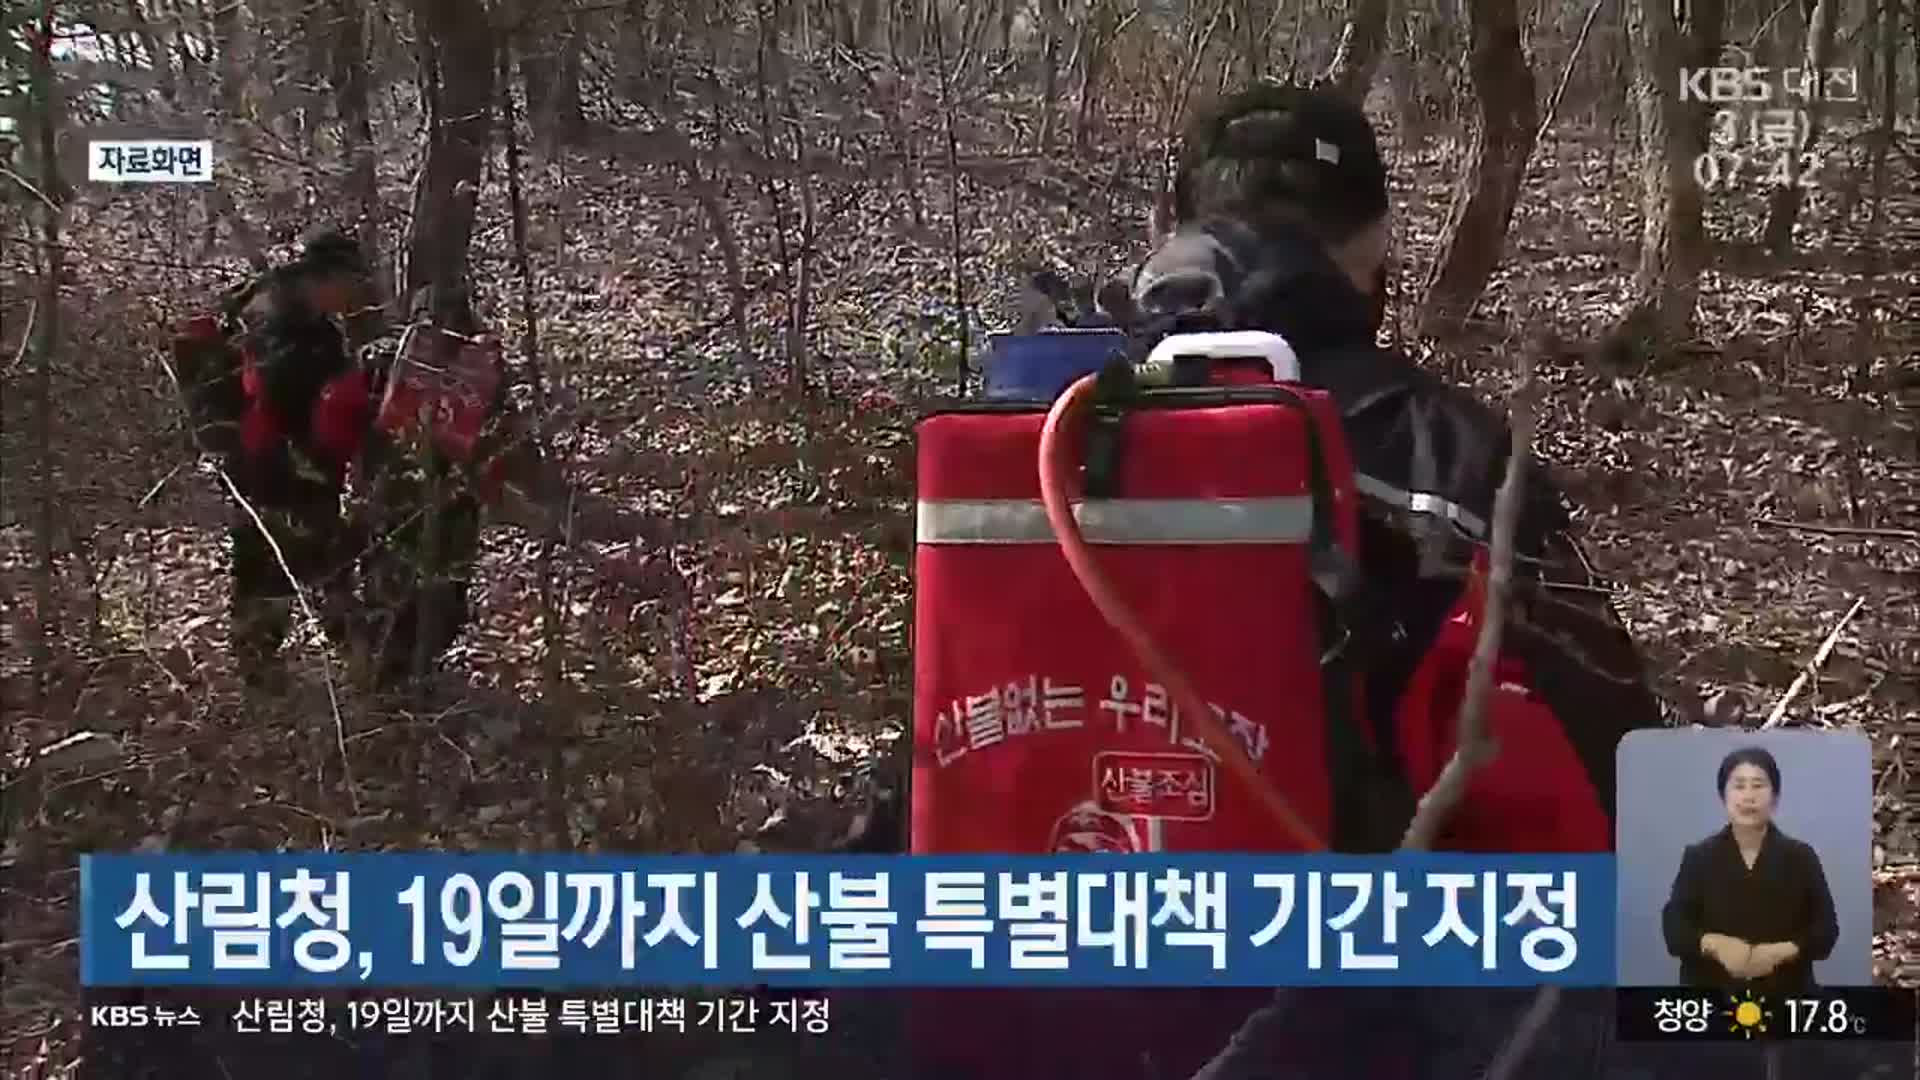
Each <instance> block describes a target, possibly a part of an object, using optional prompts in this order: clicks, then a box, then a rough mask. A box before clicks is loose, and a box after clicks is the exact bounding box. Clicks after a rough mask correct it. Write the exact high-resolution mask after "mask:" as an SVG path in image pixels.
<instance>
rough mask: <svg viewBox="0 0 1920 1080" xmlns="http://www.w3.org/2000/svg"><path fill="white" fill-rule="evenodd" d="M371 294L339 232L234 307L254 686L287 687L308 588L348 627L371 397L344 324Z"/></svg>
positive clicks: (231, 467)
mask: <svg viewBox="0 0 1920 1080" xmlns="http://www.w3.org/2000/svg"><path fill="white" fill-rule="evenodd" d="M370 298H371V290H370V288H369V282H368V274H367V266H366V263H365V260H364V258H363V257H362V255H361V252H360V248H359V245H358V244H356V243H355V242H354V241H353V240H352V239H350V238H348V237H346V236H344V235H342V234H340V233H338V232H331V231H329V232H323V233H320V234H318V235H316V236H315V237H313V238H312V239H311V240H309V241H308V242H307V244H306V245H305V247H304V249H303V250H302V252H301V254H300V256H299V258H297V259H296V260H294V261H293V262H292V263H290V264H287V265H285V266H282V267H277V268H275V269H273V270H270V271H268V272H267V273H266V274H264V275H262V276H261V277H259V278H257V279H256V280H254V281H252V282H250V283H249V284H248V285H246V286H244V287H243V288H241V289H240V290H238V291H236V292H235V293H234V294H232V295H231V296H230V297H229V298H228V299H227V301H226V302H225V304H224V305H223V314H224V315H225V317H226V318H227V319H228V320H229V323H230V327H229V328H230V330H232V331H234V332H237V333H238V335H239V340H240V343H241V351H242V353H243V354H244V355H245V356H246V361H245V363H244V365H243V367H242V370H240V371H238V372H233V373H228V374H227V375H226V376H225V377H224V378H223V379H222V380H221V381H222V382H224V383H225V384H227V390H226V392H225V393H223V394H216V395H214V396H215V397H217V398H219V399H220V400H219V401H218V403H217V405H216V406H215V408H214V409H213V411H214V412H215V413H219V414H221V415H223V416H225V417H226V418H228V419H229V421H230V422H231V423H233V424H234V425H235V426H237V427H238V429H239V432H238V437H237V438H234V439H233V440H231V444H230V445H231V449H230V452H229V453H227V454H225V455H223V456H224V457H225V458H226V460H225V462H224V464H225V466H226V468H227V471H228V475H229V476H230V477H231V478H232V480H233V482H234V486H235V487H236V488H237V489H238V491H239V494H240V495H241V497H242V500H244V502H243V504H242V505H239V506H236V507H235V509H234V520H233V524H232V526H231V527H230V529H229V539H230V542H231V550H232V587H233V591H232V635H233V648H234V652H235V659H236V661H237V663H238V665H239V668H240V671H241V675H242V677H243V679H244V680H245V681H246V683H247V685H248V687H249V689H250V690H255V691H259V690H265V689H271V688H272V687H275V686H277V685H278V684H279V683H280V682H281V677H282V675H283V672H282V669H281V668H280V667H279V666H278V665H277V664H276V663H275V656H276V655H277V653H278V651H279V648H280V646H281V644H282V642H283V641H284V640H285V638H286V635H287V632H288V630H289V629H290V627H291V622H292V618H293V615H294V609H295V606H296V604H295V599H296V588H306V589H308V590H309V591H310V597H311V598H312V599H313V600H314V601H316V607H317V608H318V609H319V613H320V614H321V616H322V620H323V622H324V623H325V624H326V629H327V631H328V633H329V634H331V635H333V636H335V637H336V638H338V637H340V636H342V635H344V634H345V633H346V618H347V612H348V610H350V606H351V604H352V575H351V572H350V564H351V560H352V558H353V554H354V553H353V552H352V551H351V550H349V549H350V547H351V543H350V541H349V540H348V538H347V532H346V528H345V519H344V517H343V511H342V505H341V495H342V491H343V488H344V486H345V481H346V472H347V467H348V463H349V462H350V461H351V460H352V459H353V458H354V456H355V455H356V454H357V453H358V449H359V444H360V440H361V437H362V435H363V433H364V428H365V424H366V422H367V420H368V417H369V412H370V403H369V402H368V400H367V395H366V389H365V385H364V383H363V382H360V381H358V380H357V379H356V375H357V369H356V367H355V365H354V362H353V359H352V357H351V356H350V355H349V353H348V350H347V346H346V340H345V338H344V337H343V335H342V333H341V331H340V328H339V326H338V325H337V324H336V323H335V319H337V318H339V317H342V316H344V315H346V314H348V313H349V312H351V311H353V310H355V309H357V308H359V307H362V306H364V305H365V304H366V303H368V302H369V300H370ZM256 515H257V516H258V520H255V517H256ZM276 547H277V548H278V549H279V550H278V553H276V552H275V548H276ZM283 559H284V562H285V566H284V567H283V566H282V565H281V563H282V560H283ZM289 571H291V574H292V578H291V579H289V577H288V572H289ZM296 583H297V585H296Z"/></svg>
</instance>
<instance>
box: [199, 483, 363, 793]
mask: <svg viewBox="0 0 1920 1080" xmlns="http://www.w3.org/2000/svg"><path fill="white" fill-rule="evenodd" d="M213 472H214V475H216V476H218V477H219V478H220V482H221V483H222V484H224V485H226V488H227V493H228V494H229V495H232V496H233V500H234V501H235V502H237V503H239V504H240V509H242V510H245V511H246V512H247V517H249V518H251V519H252V520H253V526H254V528H256V529H259V530H260V535H261V536H262V537H265V538H266V541H267V547H268V548H270V549H272V551H273V561H274V562H276V563H278V564H280V572H281V573H283V574H285V575H287V584H288V585H290V586H292V587H293V597H294V600H295V601H297V602H298V603H299V605H300V611H301V613H302V614H304V615H306V617H307V621H308V623H309V624H311V626H312V627H313V629H315V630H317V631H319V632H320V677H321V679H322V681H324V682H325V683H326V686H327V706H328V708H330V709H331V710H332V711H333V738H334V745H335V746H336V747H337V748H338V749H339V751H340V775H341V778H342V780H343V781H344V782H345V783H346V785H347V801H348V803H349V804H350V805H351V806H352V807H353V812H354V813H356V814H358V813H359V812H360V796H359V794H358V793H356V792H355V791H354V786H353V763H352V762H351V761H349V760H348V759H347V722H346V719H345V717H343V716H342V715H341V713H340V694H339V691H338V690H336V689H335V688H334V679H333V658H332V657H331V656H329V655H327V635H326V623H325V622H324V621H323V620H322V619H321V618H320V614H319V612H317V611H315V610H314V608H313V604H312V602H311V601H309V600H308V599H307V589H306V586H305V585H302V584H301V582H300V579H299V578H298V577H296V576H294V573H293V568H292V567H291V566H288V565H287V555H286V552H284V551H281V550H280V541H279V540H277V539H275V537H274V535H273V530H272V529H269V528H267V523H266V522H265V521H264V520H262V519H261V517H260V512H259V511H258V510H255V509H254V508H253V503H251V502H249V501H247V497H246V496H245V495H242V494H241V493H240V486H239V485H238V484H235V483H234V482H233V477H231V476H229V475H227V470H225V469H222V468H220V467H219V466H217V465H216V466H213Z"/></svg>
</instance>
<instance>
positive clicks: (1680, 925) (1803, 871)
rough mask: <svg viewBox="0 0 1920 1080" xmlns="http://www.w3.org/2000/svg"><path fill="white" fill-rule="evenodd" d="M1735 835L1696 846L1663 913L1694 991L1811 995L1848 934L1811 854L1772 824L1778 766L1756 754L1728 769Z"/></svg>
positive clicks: (1672, 947)
mask: <svg viewBox="0 0 1920 1080" xmlns="http://www.w3.org/2000/svg"><path fill="white" fill-rule="evenodd" d="M1719 784H1720V797H1721V799H1722V800H1723V801H1725V803H1726V806H1727V827H1726V828H1725V829H1722V830H1720V831H1719V832H1717V833H1715V834H1713V835H1712V836H1709V837H1707V838H1706V839H1705V840H1702V841H1700V842H1699V843H1697V844H1693V845H1690V846H1689V847H1688V848H1687V850H1686V854H1684V855H1682V856H1681V858H1680V872H1679V874H1677V875H1676V876H1675V877H1674V880H1673V891H1672V893H1671V894H1669V896H1668V898H1667V906H1666V909H1665V911H1664V912H1663V913H1662V920H1661V922H1662V928H1663V929H1664V930H1665V933H1666V939H1667V951H1668V952H1670V953H1672V954H1673V955H1674V956H1676V957H1678V958H1679V959H1680V981H1681V982H1682V983H1684V984H1685V985H1687V986H1696V987H1711V988H1717V989H1733V988H1735V987H1746V988H1749V989H1752V990H1754V991H1756V992H1759V993H1770V994H1771V993H1793V992H1796V991H1803V990H1808V989H1810V988H1812V986H1813V985H1814V982H1813V964H1814V961H1816V960H1824V959H1826V958H1827V956H1828V954H1830V953H1831V952H1833V946H1834V942H1835V940H1836V939H1837V938H1838V937H1839V936H1840V929H1839V926H1838V924H1837V923H1836V921H1835V919H1834V913H1833V894H1832V893H1831V892H1830V891H1829V890H1828V888H1827V876H1826V873H1825V871H1823V870H1822V869H1821V867H1820V857H1819V856H1818V855H1816V854H1814V851H1813V848H1812V847H1810V846H1808V845H1807V844H1804V843H1802V842H1800V841H1798V840H1795V839H1794V838H1793V837H1791V836H1788V835H1787V834H1785V833H1783V832H1781V831H1780V828H1779V826H1777V825H1775V824H1774V823H1773V811H1774V807H1775V805H1776V803H1777V801H1778V799H1779V795H1780V766H1779V765H1778V764H1777V763H1775V761H1774V760H1773V755H1772V754H1769V753H1767V752H1766V751H1765V750H1762V749H1760V748H1758V747H1748V748H1746V749H1742V750H1735V751H1734V752H1733V753H1731V754H1728V755H1727V757H1726V760H1724V761H1722V762H1721V763H1720V775H1719Z"/></svg>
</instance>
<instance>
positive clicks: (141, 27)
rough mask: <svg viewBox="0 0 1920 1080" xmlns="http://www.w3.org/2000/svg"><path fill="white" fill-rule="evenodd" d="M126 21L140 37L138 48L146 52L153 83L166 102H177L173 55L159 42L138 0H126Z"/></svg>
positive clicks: (177, 94)
mask: <svg viewBox="0 0 1920 1080" xmlns="http://www.w3.org/2000/svg"><path fill="white" fill-rule="evenodd" d="M125 6H126V10H127V21H128V22H129V23H131V24H132V25H133V28H134V33H135V34H136V35H137V36H138V37H139V39H140V48H141V50H142V51H143V52H145V53H146V54H147V63H148V64H150V65H152V68H153V77H154V85H155V86H156V87H157V88H158V89H159V91H160V96H161V97H162V98H163V99H165V100H166V102H167V104H169V105H174V104H178V103H179V100H180V95H179V84H178V83H177V82H175V80H174V77H173V56H172V54H171V53H169V52H168V51H167V49H166V46H164V45H162V44H161V43H160V35H159V34H156V33H154V30H153V26H152V24H150V23H148V22H147V16H146V14H145V13H144V12H142V11H141V10H140V2H139V0H126V5H125Z"/></svg>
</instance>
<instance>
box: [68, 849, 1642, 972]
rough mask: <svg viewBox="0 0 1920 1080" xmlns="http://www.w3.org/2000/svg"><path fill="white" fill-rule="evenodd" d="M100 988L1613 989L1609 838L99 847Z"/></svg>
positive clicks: (91, 908) (92, 956) (95, 883)
mask: <svg viewBox="0 0 1920 1080" xmlns="http://www.w3.org/2000/svg"><path fill="white" fill-rule="evenodd" d="M80 876H81V905H80V906H81V926H80V957H81V981H82V983H83V984H84V985H86V986H101V987H105V986H261V987H265V986H272V987H323V986H361V987H410V988H429V987H455V988H474V987H493V986H511V987H524V988H537V989H563V988H577V987H618V986H637V985H646V986H676V987H693V986H740V985H747V984H754V985H767V986H784V987H795V986H889V985H891V986H921V987H938V986H954V987H961V986H998V987H1017V986H1201V985H1234V986H1339V985H1374V986H1380V985H1394V984H1405V985H1421V986H1498V985H1540V984H1543V983H1554V984H1559V985H1564V986H1606V985H1610V984H1611V983H1612V982H1613V980H1614V940H1613V934H1614V928H1613V910H1614V866H1613V859H1612V857H1611V856H1605V855H1499V856H1476V855H1440V854H1415V853H1406V854H1395V855H1390V856H1379V857H1362V856H1257V855H1169V854H1151V855H1126V856H1100V855H1093V856H1089V855H1062V856H779V855H740V856H705V857H703V856H636V855H540V854H497V855H496V854H487V855H456V854H437V853H433V854H364V855H329V854H318V853H315V854H302V853H287V854H242V853H232V854H215V855H86V856H82V857H81V860H80Z"/></svg>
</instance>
